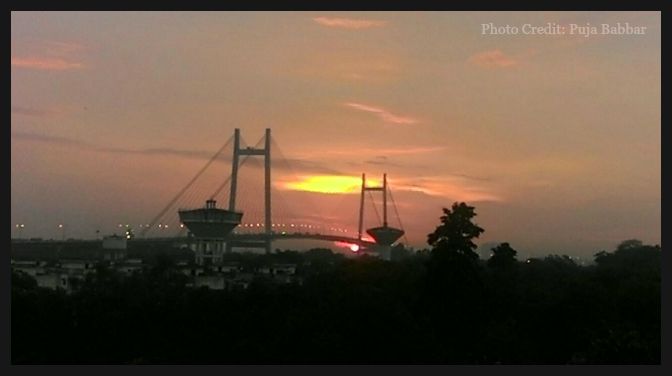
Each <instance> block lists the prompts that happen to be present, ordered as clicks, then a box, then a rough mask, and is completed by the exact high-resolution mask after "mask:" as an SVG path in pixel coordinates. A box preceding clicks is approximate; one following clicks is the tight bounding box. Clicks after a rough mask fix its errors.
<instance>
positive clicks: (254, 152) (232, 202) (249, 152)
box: [226, 128, 272, 253]
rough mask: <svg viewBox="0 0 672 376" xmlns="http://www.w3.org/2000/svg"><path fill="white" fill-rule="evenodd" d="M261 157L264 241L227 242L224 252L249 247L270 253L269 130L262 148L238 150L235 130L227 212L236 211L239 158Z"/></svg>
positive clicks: (238, 138)
mask: <svg viewBox="0 0 672 376" xmlns="http://www.w3.org/2000/svg"><path fill="white" fill-rule="evenodd" d="M241 155H242V156H261V157H264V235H265V239H264V240H263V241H262V242H261V243H258V242H244V243H242V242H231V241H230V242H227V243H226V251H227V252H231V250H232V249H233V247H238V246H242V247H251V248H264V249H265V250H266V253H271V238H272V232H271V129H270V128H266V133H265V135H264V148H263V149H255V148H252V147H247V148H244V149H241V148H240V129H238V128H236V130H235V133H234V138H233V166H232V168H231V193H230V195H229V211H235V210H236V191H237V189H238V166H239V165H240V156H241Z"/></svg>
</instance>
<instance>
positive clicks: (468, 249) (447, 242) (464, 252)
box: [427, 202, 485, 261]
mask: <svg viewBox="0 0 672 376" xmlns="http://www.w3.org/2000/svg"><path fill="white" fill-rule="evenodd" d="M474 209H475V208H474V207H473V206H469V205H467V204H465V203H464V202H461V203H457V202H456V203H454V204H453V207H452V210H451V209H447V208H443V213H444V215H443V216H441V225H439V226H438V227H437V228H436V230H434V232H433V233H431V234H429V235H427V243H428V244H429V245H431V246H432V247H433V250H432V253H434V254H441V253H444V254H447V253H454V254H459V255H461V256H465V257H467V258H468V259H470V260H473V261H476V260H478V254H477V253H476V252H474V249H476V244H475V243H474V242H473V241H472V239H474V238H478V237H479V236H480V235H481V233H483V231H485V230H483V229H482V228H481V227H479V226H478V225H476V224H475V223H473V222H472V221H471V219H472V218H474V217H475V216H476V212H475V211H474Z"/></svg>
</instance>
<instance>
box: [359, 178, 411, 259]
mask: <svg viewBox="0 0 672 376" xmlns="http://www.w3.org/2000/svg"><path fill="white" fill-rule="evenodd" d="M387 190H388V186H387V174H383V185H382V186H381V187H367V185H366V175H365V174H362V195H361V199H360V204H359V227H358V231H357V238H358V239H359V240H360V241H361V240H362V229H363V226H364V195H365V192H366V191H375V192H382V194H383V225H382V226H380V227H373V228H370V229H367V230H366V233H367V234H369V235H370V236H371V237H372V238H373V240H375V241H376V244H377V245H378V252H379V253H380V255H381V257H382V258H383V259H386V260H390V259H391V252H392V244H393V243H394V242H396V241H397V240H399V238H401V237H402V236H403V235H404V231H403V230H400V229H397V228H394V227H390V226H388V224H387Z"/></svg>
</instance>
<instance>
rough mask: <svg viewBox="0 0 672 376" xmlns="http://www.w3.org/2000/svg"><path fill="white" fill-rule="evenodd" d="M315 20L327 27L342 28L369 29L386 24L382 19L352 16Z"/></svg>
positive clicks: (314, 19) (317, 18)
mask: <svg viewBox="0 0 672 376" xmlns="http://www.w3.org/2000/svg"><path fill="white" fill-rule="evenodd" d="M313 21H315V22H317V23H318V24H320V25H323V26H327V27H340V28H342V29H369V28H372V27H381V26H384V25H385V24H386V22H385V21H380V20H362V19H352V18H332V17H315V18H313Z"/></svg>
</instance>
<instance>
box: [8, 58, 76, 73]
mask: <svg viewBox="0 0 672 376" xmlns="http://www.w3.org/2000/svg"><path fill="white" fill-rule="evenodd" d="M12 66H13V67H17V68H25V69H38V70H57V71H58V70H68V69H81V68H84V64H82V63H78V62H74V61H67V60H64V59H61V58H48V57H46V58H45V57H13V58H12Z"/></svg>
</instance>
